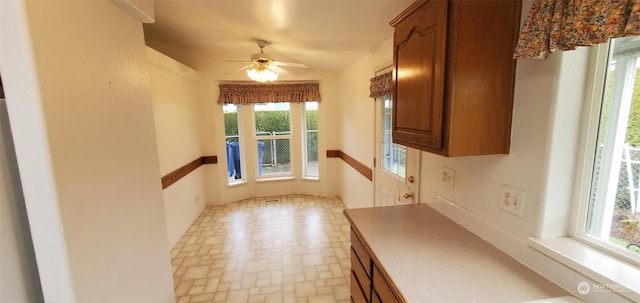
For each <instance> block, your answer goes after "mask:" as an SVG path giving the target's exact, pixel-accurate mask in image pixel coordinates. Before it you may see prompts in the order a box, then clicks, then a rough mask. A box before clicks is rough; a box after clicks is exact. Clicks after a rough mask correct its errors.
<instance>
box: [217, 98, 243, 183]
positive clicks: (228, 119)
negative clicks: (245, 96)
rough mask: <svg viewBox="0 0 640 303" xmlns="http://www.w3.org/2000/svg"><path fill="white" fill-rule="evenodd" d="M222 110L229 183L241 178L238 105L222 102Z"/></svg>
mask: <svg viewBox="0 0 640 303" xmlns="http://www.w3.org/2000/svg"><path fill="white" fill-rule="evenodd" d="M222 111H223V113H224V133H225V135H224V137H225V140H226V141H227V176H228V177H229V183H230V184H231V183H235V182H237V181H238V180H242V179H243V177H242V168H241V164H242V162H241V157H240V140H239V136H238V106H236V105H235V104H224V105H223V106H222Z"/></svg>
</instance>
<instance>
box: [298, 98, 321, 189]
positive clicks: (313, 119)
mask: <svg viewBox="0 0 640 303" xmlns="http://www.w3.org/2000/svg"><path fill="white" fill-rule="evenodd" d="M303 117H304V129H305V135H304V138H303V139H304V144H303V148H304V149H305V150H306V152H304V153H303V157H304V160H303V161H302V162H303V163H304V166H303V172H302V175H303V176H304V177H305V178H312V179H317V178H318V176H319V171H318V102H305V103H304V116H303Z"/></svg>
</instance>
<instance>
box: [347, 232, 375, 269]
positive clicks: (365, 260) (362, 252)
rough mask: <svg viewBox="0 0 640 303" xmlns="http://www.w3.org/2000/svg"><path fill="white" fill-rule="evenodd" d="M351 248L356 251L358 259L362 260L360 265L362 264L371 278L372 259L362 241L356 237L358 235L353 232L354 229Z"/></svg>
mask: <svg viewBox="0 0 640 303" xmlns="http://www.w3.org/2000/svg"><path fill="white" fill-rule="evenodd" d="M351 247H353V250H355V252H356V255H357V256H358V259H360V263H362V266H363V267H364V271H365V272H366V273H367V276H368V277H369V278H371V274H372V273H373V270H372V263H371V257H370V256H369V253H368V252H367V250H366V249H365V248H364V244H363V243H362V241H360V239H359V238H358V236H356V233H355V232H354V231H353V229H351Z"/></svg>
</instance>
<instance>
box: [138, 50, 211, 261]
mask: <svg viewBox="0 0 640 303" xmlns="http://www.w3.org/2000/svg"><path fill="white" fill-rule="evenodd" d="M147 58H148V60H149V72H150V76H151V95H152V99H153V113H154V121H155V129H156V140H157V142H158V157H159V158H160V173H161V175H162V176H164V175H166V174H168V173H170V172H172V171H174V170H176V169H178V168H180V167H182V166H183V165H185V164H187V163H189V162H191V161H193V160H195V159H198V158H200V157H202V156H204V154H203V153H202V148H201V147H200V137H201V135H200V100H201V97H200V86H199V83H200V74H199V73H198V72H196V71H195V70H193V69H191V68H189V67H187V66H186V65H184V64H182V63H179V62H177V61H175V60H173V59H171V58H169V57H167V56H165V55H163V54H161V53H159V52H157V51H155V50H154V49H151V48H148V47H147ZM203 169H204V167H203V166H201V167H200V168H198V169H196V170H195V171H193V172H191V173H190V174H189V175H187V176H186V177H184V178H182V179H180V180H179V181H178V182H176V183H173V184H172V185H171V186H169V187H167V188H165V189H164V190H163V191H162V194H163V197H164V209H165V219H166V221H167V233H168V235H169V247H170V248H171V247H173V246H174V245H175V244H176V243H177V242H178V240H180V237H181V236H182V234H184V232H185V231H186V230H187V229H188V228H189V226H191V223H192V222H193V220H194V219H195V218H196V217H197V216H198V214H199V213H200V212H201V211H202V209H203V208H204V200H205V194H204V183H203V181H204V180H203V172H202V170H203Z"/></svg>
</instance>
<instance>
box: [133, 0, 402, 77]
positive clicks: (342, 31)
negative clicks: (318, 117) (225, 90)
mask: <svg viewBox="0 0 640 303" xmlns="http://www.w3.org/2000/svg"><path fill="white" fill-rule="evenodd" d="M412 2H413V1H412V0H207V1H205V0H155V16H156V22H155V23H152V24H145V26H144V29H145V36H146V39H147V40H148V41H154V42H162V43H169V44H174V45H179V46H187V47H192V48H197V49H202V50H206V51H208V52H211V54H212V55H215V56H216V57H219V58H220V59H235V60H244V59H247V60H248V59H249V57H250V55H251V54H252V53H257V52H259V50H260V49H259V48H258V46H257V45H256V42H255V41H256V40H258V39H263V40H267V41H270V42H271V43H272V44H271V45H269V46H267V48H266V49H265V52H267V53H269V54H270V55H271V56H272V57H273V58H274V59H275V60H277V61H287V62H300V63H304V64H307V65H308V66H309V67H310V68H311V69H328V70H339V69H341V68H344V67H346V66H347V65H349V64H351V63H353V62H354V61H355V60H358V59H359V58H362V57H363V56H364V55H365V54H367V53H369V52H371V51H372V50H373V49H374V48H375V47H376V46H378V45H379V44H380V43H382V42H384V41H385V40H387V39H389V38H391V37H392V35H393V28H392V27H391V26H390V25H389V21H391V20H392V19H393V18H395V17H396V16H397V15H398V14H400V13H401V12H402V11H403V10H404V9H405V8H406V7H408V6H409V5H410V4H411V3H412ZM239 67H240V66H239Z"/></svg>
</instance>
